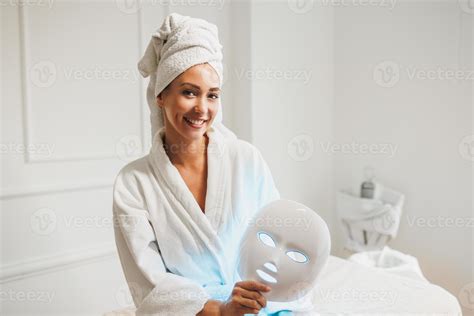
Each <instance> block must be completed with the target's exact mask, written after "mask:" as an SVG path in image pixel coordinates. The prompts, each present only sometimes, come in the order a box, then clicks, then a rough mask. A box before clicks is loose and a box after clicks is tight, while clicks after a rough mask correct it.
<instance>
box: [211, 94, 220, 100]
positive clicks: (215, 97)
mask: <svg viewBox="0 0 474 316" xmlns="http://www.w3.org/2000/svg"><path fill="white" fill-rule="evenodd" d="M209 97H210V98H211V99H219V95H218V94H211V95H209Z"/></svg>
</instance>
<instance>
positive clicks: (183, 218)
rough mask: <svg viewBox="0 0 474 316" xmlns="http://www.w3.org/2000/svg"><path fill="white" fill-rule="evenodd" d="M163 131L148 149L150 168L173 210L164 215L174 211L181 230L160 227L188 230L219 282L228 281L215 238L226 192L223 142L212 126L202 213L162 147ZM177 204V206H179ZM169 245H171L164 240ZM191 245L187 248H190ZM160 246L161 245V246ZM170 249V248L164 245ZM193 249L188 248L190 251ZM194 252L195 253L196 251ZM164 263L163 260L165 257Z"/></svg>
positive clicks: (219, 246) (217, 237)
mask: <svg viewBox="0 0 474 316" xmlns="http://www.w3.org/2000/svg"><path fill="white" fill-rule="evenodd" d="M163 134H164V128H162V129H161V130H160V131H159V132H158V135H156V136H155V138H154V139H155V140H154V143H153V146H152V149H151V156H152V165H153V168H154V169H155V174H156V175H157V177H159V179H157V180H158V182H159V183H160V186H161V187H162V189H163V191H164V192H163V193H164V194H165V195H166V196H167V199H169V200H171V201H173V202H174V203H171V204H170V205H171V206H173V205H176V204H178V205H176V207H169V206H168V207H166V206H165V207H164V208H163V209H164V211H165V212H175V213H178V214H177V215H178V216H179V218H180V221H179V223H175V225H179V226H180V227H168V226H166V227H165V226H163V227H161V228H162V229H170V228H171V229H189V230H191V231H192V234H193V235H194V238H195V240H194V242H195V243H196V244H198V246H199V248H201V249H202V248H204V249H206V250H207V252H208V254H209V255H210V256H211V258H210V259H213V260H214V262H215V264H216V265H217V266H218V267H219V268H218V270H219V271H220V274H221V279H224V280H225V279H227V277H226V276H225V275H224V274H225V273H224V271H226V270H227V269H226V265H225V264H224V258H222V253H223V243H222V240H221V238H220V237H219V235H218V232H219V229H220V227H221V225H222V222H223V221H222V218H223V216H224V214H223V213H224V212H223V210H224V197H225V192H226V189H227V186H226V184H227V181H226V180H227V176H228V175H227V172H228V170H227V168H225V166H224V159H223V156H224V150H225V146H226V145H225V141H224V139H223V137H222V135H221V134H220V133H219V132H218V131H217V130H215V129H213V128H212V127H211V128H210V129H209V131H208V132H207V135H208V136H209V144H208V152H207V159H208V177H207V192H206V199H205V212H204V213H203V212H202V210H201V208H200V206H199V204H198V203H197V201H196V199H195V198H194V196H193V194H192V192H191V191H190V190H189V188H188V186H187V185H186V183H185V182H184V179H183V178H182V176H181V174H180V173H179V171H178V169H177V168H176V167H175V166H174V165H173V164H172V163H171V161H170V159H169V157H168V155H167V154H166V152H165V150H164V148H163V141H162V136H163ZM179 204H180V205H179ZM167 241H168V243H169V242H172V241H171V240H167ZM191 246H192V245H190V247H191ZM160 247H161V245H160ZM166 247H168V248H169V247H172V245H166ZM192 251H193V249H190V252H192ZM196 251H197V250H196ZM165 261H166V258H165Z"/></svg>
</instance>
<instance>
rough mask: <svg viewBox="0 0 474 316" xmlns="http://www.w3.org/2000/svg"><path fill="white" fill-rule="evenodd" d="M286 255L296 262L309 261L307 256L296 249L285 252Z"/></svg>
mask: <svg viewBox="0 0 474 316" xmlns="http://www.w3.org/2000/svg"><path fill="white" fill-rule="evenodd" d="M286 255H287V256H288V257H290V259H291V260H293V261H295V262H297V263H307V262H308V261H309V258H308V256H307V255H306V254H304V253H303V252H301V251H298V250H289V251H287V252H286Z"/></svg>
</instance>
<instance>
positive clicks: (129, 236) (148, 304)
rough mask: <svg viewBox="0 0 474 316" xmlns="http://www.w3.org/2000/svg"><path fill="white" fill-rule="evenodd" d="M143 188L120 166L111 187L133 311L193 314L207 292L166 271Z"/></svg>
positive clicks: (119, 252) (160, 313)
mask: <svg viewBox="0 0 474 316" xmlns="http://www.w3.org/2000/svg"><path fill="white" fill-rule="evenodd" d="M142 192H143V188H142V187H141V186H140V184H139V182H138V181H137V178H136V176H135V175H133V173H131V172H129V171H127V168H126V167H125V168H124V169H122V170H121V172H120V173H119V175H118V176H117V178H116V180H115V183H114V190H113V219H114V233H115V241H116V246H117V250H118V254H119V257H120V261H121V264H122V269H123V271H124V274H125V278H126V280H127V284H128V287H129V289H130V292H131V295H132V298H133V301H134V303H135V306H136V307H137V310H136V315H137V316H140V315H196V314H197V313H198V312H199V311H201V310H202V308H203V307H204V304H205V303H206V301H207V300H208V299H209V295H208V294H207V292H206V291H205V290H204V289H203V288H202V287H201V286H200V285H199V284H198V283H196V282H194V281H192V280H190V279H187V278H185V277H182V276H179V275H175V274H172V273H170V272H167V270H166V267H165V265H164V262H163V260H162V258H161V254H160V251H159V248H158V243H157V240H156V236H155V233H154V230H153V227H152V225H151V223H150V221H149V213H148V211H147V207H146V203H145V202H144V198H143V194H142Z"/></svg>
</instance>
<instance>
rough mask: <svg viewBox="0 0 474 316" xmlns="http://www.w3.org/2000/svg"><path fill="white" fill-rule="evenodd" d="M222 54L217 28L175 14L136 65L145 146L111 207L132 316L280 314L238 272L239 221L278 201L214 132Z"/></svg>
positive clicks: (269, 184) (260, 164) (267, 177)
mask: <svg viewBox="0 0 474 316" xmlns="http://www.w3.org/2000/svg"><path fill="white" fill-rule="evenodd" d="M221 48H222V46H221V45H220V43H219V40H218V36H217V27H216V26H215V25H213V24H210V23H208V22H206V21H204V20H201V19H194V18H190V17H185V16H181V15H179V14H175V13H173V14H171V15H169V16H168V17H166V19H165V21H164V23H163V25H162V26H161V28H160V29H159V30H158V31H157V32H156V33H154V34H153V36H152V39H151V41H150V44H149V45H148V48H147V50H146V52H145V55H144V56H143V58H142V59H141V60H140V62H139V69H140V72H141V74H142V75H143V76H145V77H148V76H150V82H149V86H148V92H147V100H148V104H149V106H150V110H151V125H152V135H153V144H152V148H151V150H150V153H149V154H148V155H147V156H145V157H142V158H140V159H137V160H135V161H132V162H131V163H129V164H128V165H126V166H125V167H123V168H122V170H120V172H119V174H118V175H117V178H116V180H115V183H114V203H113V215H114V221H115V222H116V225H114V228H115V237H116V244H117V249H118V252H119V255H120V260H121V263H122V268H123V271H124V274H125V277H126V279H127V282H128V284H129V287H130V291H131V293H132V296H133V300H134V303H135V305H136V307H137V311H136V314H137V315H142V314H160V315H161V314H163V315H165V314H166V315H201V316H202V315H243V314H257V313H259V312H260V311H262V312H264V313H267V312H278V311H279V310H280V309H278V308H276V309H272V308H271V306H270V304H269V306H268V307H267V302H266V299H265V297H264V295H263V293H264V292H268V291H270V290H271V289H270V288H269V287H268V286H267V285H265V284H263V283H261V282H258V281H254V280H251V281H250V280H241V279H240V277H239V275H238V272H237V256H238V255H237V254H238V251H237V248H238V243H239V241H240V240H241V238H242V235H243V234H244V232H245V228H246V226H245V225H243V224H244V222H245V221H248V219H250V218H251V217H252V216H253V214H254V213H255V212H256V211H258V210H259V209H260V208H261V207H262V206H263V205H265V204H267V203H269V202H271V201H273V200H276V199H279V198H280V194H279V191H278V190H277V188H276V187H275V185H274V182H273V177H272V175H271V173H270V170H269V168H268V166H267V164H266V163H265V161H264V159H263V157H262V156H261V154H260V152H259V151H258V150H257V148H255V147H254V146H253V145H251V144H250V143H248V142H245V141H243V140H240V139H238V138H237V137H236V136H235V134H234V133H232V132H231V131H230V130H228V129H227V128H226V127H225V126H224V125H223V124H222V109H221V104H220V93H221V89H220V88H221V85H222V53H221ZM285 309H287V308H285Z"/></svg>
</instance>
